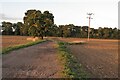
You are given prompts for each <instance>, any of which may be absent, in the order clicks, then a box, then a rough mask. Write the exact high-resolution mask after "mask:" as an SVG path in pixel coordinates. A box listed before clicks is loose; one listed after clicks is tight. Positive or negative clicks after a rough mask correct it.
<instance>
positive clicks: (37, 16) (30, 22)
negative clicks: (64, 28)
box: [23, 10, 54, 39]
mask: <svg viewBox="0 0 120 80" xmlns="http://www.w3.org/2000/svg"><path fill="white" fill-rule="evenodd" d="M53 24H54V16H53V14H52V13H49V11H44V12H43V13H42V12H41V11H39V10H28V11H27V12H26V13H25V17H24V29H23V30H24V33H25V34H26V33H27V34H28V35H31V36H34V37H36V36H38V37H39V36H40V37H41V38H42V39H43V36H44V35H45V33H46V32H47V31H48V28H49V27H50V26H52V25H53Z"/></svg>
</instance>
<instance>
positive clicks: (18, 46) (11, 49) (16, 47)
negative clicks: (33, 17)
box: [2, 40, 46, 54]
mask: <svg viewBox="0 0 120 80" xmlns="http://www.w3.org/2000/svg"><path fill="white" fill-rule="evenodd" d="M45 41H46V40H38V41H35V42H29V43H26V44H22V45H17V46H12V47H7V48H4V49H3V50H2V54H7V53H9V52H10V51H13V50H17V49H21V48H25V47H29V46H32V45H36V44H38V43H42V42H45Z"/></svg>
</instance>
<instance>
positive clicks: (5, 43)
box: [1, 36, 30, 48]
mask: <svg viewBox="0 0 120 80" xmlns="http://www.w3.org/2000/svg"><path fill="white" fill-rule="evenodd" d="M1 38H2V48H6V47H10V46H16V45H21V44H25V43H28V42H30V40H27V38H28V36H2V37H1Z"/></svg>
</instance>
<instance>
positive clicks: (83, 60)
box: [68, 40, 118, 78]
mask: <svg viewBox="0 0 120 80" xmlns="http://www.w3.org/2000/svg"><path fill="white" fill-rule="evenodd" d="M68 48H69V49H70V50H71V52H72V53H73V55H74V56H76V58H77V59H78V61H79V63H80V64H82V65H83V67H84V68H85V70H86V71H87V72H88V73H90V74H91V76H90V77H91V78H117V77H118V43H117V41H114V40H113V41H109V40H91V41H90V42H89V43H88V44H84V45H70V46H68Z"/></svg>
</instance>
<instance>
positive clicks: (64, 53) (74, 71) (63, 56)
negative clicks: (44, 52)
mask: <svg viewBox="0 0 120 80" xmlns="http://www.w3.org/2000/svg"><path fill="white" fill-rule="evenodd" d="M58 45H59V47H58V49H59V50H58V51H59V52H58V54H59V59H60V60H61V62H62V64H63V66H64V71H63V75H65V77H66V78H79V79H80V80H81V79H82V80H86V79H87V77H88V75H87V74H86V73H85V72H84V71H83V68H82V66H81V65H80V64H79V63H78V62H77V59H76V58H75V57H74V56H73V55H72V54H71V52H70V51H69V50H68V49H67V47H66V46H67V45H69V43H65V42H58Z"/></svg>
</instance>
